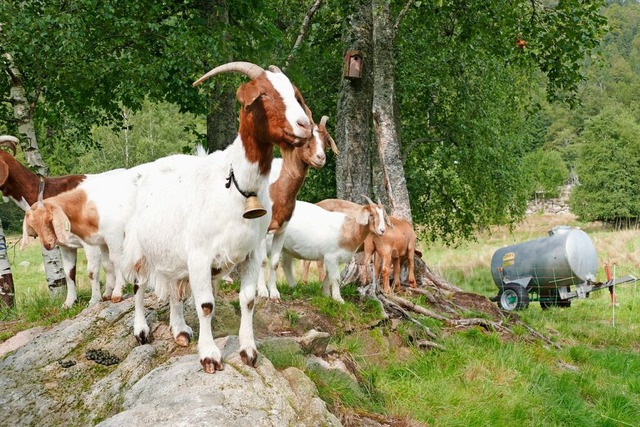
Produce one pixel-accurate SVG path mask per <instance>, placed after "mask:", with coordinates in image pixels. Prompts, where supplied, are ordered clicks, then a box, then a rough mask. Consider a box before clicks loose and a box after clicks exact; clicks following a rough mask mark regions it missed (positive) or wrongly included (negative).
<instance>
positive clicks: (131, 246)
mask: <svg viewBox="0 0 640 427" xmlns="http://www.w3.org/2000/svg"><path fill="white" fill-rule="evenodd" d="M122 273H123V274H124V277H125V279H126V280H127V281H128V282H129V283H138V284H141V283H147V284H148V285H149V284H151V283H149V265H148V263H147V259H146V258H145V257H144V255H143V254H142V248H141V247H140V243H139V241H138V235H137V233H136V228H135V221H134V220H133V219H132V220H131V221H130V222H129V224H128V226H127V231H126V233H125V238H124V244H123V247H122Z"/></svg>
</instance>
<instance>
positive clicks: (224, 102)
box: [207, 81, 238, 153]
mask: <svg viewBox="0 0 640 427" xmlns="http://www.w3.org/2000/svg"><path fill="white" fill-rule="evenodd" d="M237 134H238V117H237V107H236V97H235V92H234V91H233V88H231V87H230V86H229V84H227V83H226V82H222V81H212V82H211V92H210V96H209V111H208V112H207V149H208V151H209V152H210V153H211V152H214V151H217V150H224V149H225V148H227V146H228V145H229V144H231V143H232V142H233V140H234V139H235V137H236V135H237Z"/></svg>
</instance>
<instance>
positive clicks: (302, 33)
mask: <svg viewBox="0 0 640 427" xmlns="http://www.w3.org/2000/svg"><path fill="white" fill-rule="evenodd" d="M321 4H322V0H313V4H312V5H311V7H310V8H309V10H308V11H307V14H306V15H305V16H304V19H303V20H302V25H301V26H300V33H298V38H297V39H296V42H295V43H294V44H293V47H292V48H291V53H290V54H289V56H288V57H287V60H286V61H285V63H284V67H283V71H286V70H287V67H289V63H290V62H291V60H292V59H293V57H294V55H295V54H296V52H297V51H298V48H299V47H300V43H302V39H304V36H305V35H306V34H307V30H308V29H309V25H310V24H311V18H313V15H314V14H315V13H316V11H317V10H318V9H319V8H320V5H321Z"/></svg>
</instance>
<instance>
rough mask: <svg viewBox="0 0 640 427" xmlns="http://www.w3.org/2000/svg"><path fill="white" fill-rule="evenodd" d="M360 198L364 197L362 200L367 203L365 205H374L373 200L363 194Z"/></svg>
mask: <svg viewBox="0 0 640 427" xmlns="http://www.w3.org/2000/svg"><path fill="white" fill-rule="evenodd" d="M362 197H364V199H365V200H366V201H367V203H369V204H370V205H375V203H373V200H371V199H370V198H368V197H367V196H365V195H364V194H363V195H362Z"/></svg>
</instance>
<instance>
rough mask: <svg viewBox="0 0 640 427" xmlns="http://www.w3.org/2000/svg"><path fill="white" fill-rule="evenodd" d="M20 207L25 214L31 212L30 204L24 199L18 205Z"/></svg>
mask: <svg viewBox="0 0 640 427" xmlns="http://www.w3.org/2000/svg"><path fill="white" fill-rule="evenodd" d="M17 205H18V207H19V208H20V209H22V210H23V211H25V212H29V211H30V210H31V206H29V202H27V201H26V200H25V199H24V197H23V198H21V199H20V201H19V202H18V203H17Z"/></svg>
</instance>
